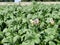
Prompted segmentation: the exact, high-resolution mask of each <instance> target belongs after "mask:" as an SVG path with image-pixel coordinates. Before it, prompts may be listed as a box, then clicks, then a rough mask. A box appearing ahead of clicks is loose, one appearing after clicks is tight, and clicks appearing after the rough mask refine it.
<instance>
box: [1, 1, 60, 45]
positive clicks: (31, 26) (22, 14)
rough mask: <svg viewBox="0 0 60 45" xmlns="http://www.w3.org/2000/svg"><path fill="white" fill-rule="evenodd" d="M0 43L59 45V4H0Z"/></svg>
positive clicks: (5, 44)
mask: <svg viewBox="0 0 60 45" xmlns="http://www.w3.org/2000/svg"><path fill="white" fill-rule="evenodd" d="M0 45H60V4H51V5H45V4H41V3H39V4H38V3H36V2H33V3H32V4H31V5H25V6H21V5H9V6H7V5H5V6H0Z"/></svg>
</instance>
